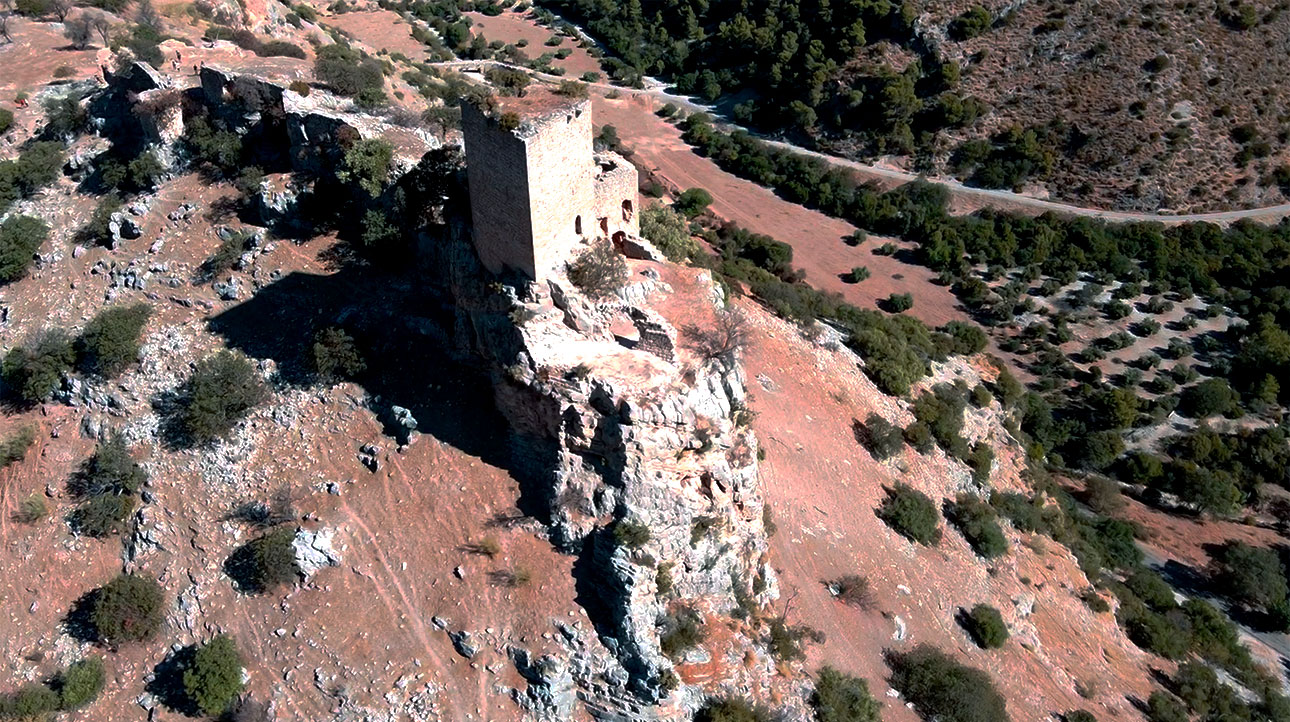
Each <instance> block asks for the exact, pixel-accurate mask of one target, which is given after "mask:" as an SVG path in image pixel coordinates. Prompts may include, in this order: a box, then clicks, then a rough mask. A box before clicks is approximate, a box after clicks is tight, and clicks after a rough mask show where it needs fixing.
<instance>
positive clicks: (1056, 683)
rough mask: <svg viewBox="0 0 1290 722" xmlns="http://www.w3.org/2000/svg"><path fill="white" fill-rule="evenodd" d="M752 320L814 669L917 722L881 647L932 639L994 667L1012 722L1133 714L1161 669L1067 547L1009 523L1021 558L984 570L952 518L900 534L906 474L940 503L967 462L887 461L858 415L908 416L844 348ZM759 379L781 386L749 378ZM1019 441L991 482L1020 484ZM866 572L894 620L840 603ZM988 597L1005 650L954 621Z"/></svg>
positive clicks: (779, 505) (780, 550)
mask: <svg viewBox="0 0 1290 722" xmlns="http://www.w3.org/2000/svg"><path fill="white" fill-rule="evenodd" d="M754 318H755V320H756V324H755V326H756V331H755V333H754V339H755V341H754V342H753V344H752V347H751V349H750V351H749V353H748V354H747V357H746V365H747V370H748V375H749V378H750V385H751V386H752V389H753V396H754V398H753V401H752V402H751V403H750V407H751V408H752V409H753V410H754V411H756V412H757V414H758V416H757V417H756V420H755V421H754V428H755V430H756V431H757V433H758V438H759V440H760V443H761V446H762V448H763V449H764V450H765V452H766V459H765V462H764V463H763V465H762V478H763V482H764V484H765V490H766V497H767V500H768V503H769V505H770V506H771V508H772V509H773V511H774V513H775V520H776V523H777V525H778V527H779V530H778V532H777V534H776V535H775V536H774V537H773V538H772V551H773V554H774V564H775V566H776V568H777V570H779V571H780V574H781V576H780V582H781V592H782V595H783V596H782V599H783V603H784V605H785V607H786V608H787V609H788V612H789V620H790V622H791V623H805V624H807V625H810V626H812V627H815V628H817V629H820V630H822V631H824V632H825V634H826V635H827V641H826V642H825V643H824V644H823V645H821V646H818V647H813V648H812V649H811V650H810V653H809V659H808V661H807V667H808V668H809V669H814V668H816V667H818V666H820V665H823V664H826V663H827V664H832V665H834V666H836V667H838V668H840V669H843V670H845V671H848V672H851V673H854V674H858V675H860V676H863V677H865V678H866V679H868V680H869V681H870V684H871V685H873V689H874V690H875V694H876V695H877V696H878V697H879V698H880V699H882V700H883V701H884V702H885V705H886V710H885V711H884V719H887V720H891V721H893V722H896V721H905V720H914V719H915V716H914V715H913V714H912V713H911V712H910V711H908V710H907V709H905V708H904V707H903V706H902V705H901V704H898V703H896V702H894V701H892V700H891V699H890V698H888V697H886V696H885V695H884V693H885V692H886V691H887V685H886V684H885V678H886V676H887V674H888V670H887V668H886V666H885V664H884V662H883V659H882V652H883V650H884V649H887V648H895V649H908V648H910V647H911V646H912V645H914V644H917V643H920V642H927V643H931V644H934V645H936V646H939V647H941V648H943V649H945V650H947V651H949V652H951V653H953V654H954V655H955V656H957V657H959V658H961V659H962V660H963V661H964V662H966V663H968V664H971V665H973V666H977V667H980V668H982V669H985V670H986V671H987V672H989V674H990V676H991V677H992V678H993V679H994V681H995V684H996V685H997V686H998V687H999V689H1000V691H1001V692H1002V693H1003V694H1004V696H1005V697H1006V698H1007V700H1008V709H1009V713H1010V715H1011V717H1012V719H1016V720H1039V719H1045V718H1046V717H1047V715H1049V714H1052V713H1061V712H1066V711H1069V710H1072V709H1079V708H1087V709H1090V710H1094V711H1095V712H1096V714H1097V715H1098V717H1099V719H1104V720H1105V719H1136V718H1137V717H1138V713H1137V712H1136V711H1134V710H1133V709H1132V707H1131V705H1130V703H1129V701H1128V699H1127V696H1130V695H1132V696H1136V697H1138V698H1142V699H1145V698H1146V696H1147V695H1148V694H1149V693H1150V691H1151V679H1150V677H1149V675H1148V673H1147V670H1148V668H1149V667H1150V666H1152V665H1155V666H1161V664H1162V663H1161V662H1160V661H1159V660H1157V659H1155V658H1153V657H1151V656H1149V655H1147V654H1145V653H1143V652H1141V651H1140V650H1138V649H1137V648H1136V647H1135V646H1134V645H1133V644H1132V643H1130V642H1129V641H1128V640H1127V639H1126V638H1125V636H1124V634H1123V632H1121V630H1120V629H1119V628H1118V627H1117V626H1116V623H1115V620H1114V619H1113V618H1112V616H1111V615H1110V614H1100V615H1099V614H1094V613H1093V612H1091V611H1090V610H1089V609H1088V607H1087V606H1086V605H1084V603H1083V602H1081V601H1080V600H1079V599H1078V598H1077V597H1076V594H1077V593H1078V592H1079V590H1080V589H1081V588H1083V587H1084V586H1086V585H1087V581H1086V579H1085V578H1084V576H1083V575H1082V574H1081V573H1080V572H1079V570H1078V568H1077V566H1076V565H1075V563H1074V560H1073V558H1072V557H1071V555H1070V554H1069V553H1068V552H1067V551H1066V550H1065V549H1064V548H1062V547H1060V546H1059V545H1057V544H1054V543H1051V542H1047V543H1043V542H1033V541H1032V542H1027V544H1029V546H1027V545H1025V544H1023V539H1022V536H1021V535H1018V534H1017V533H1015V532H1009V537H1010V542H1011V546H1012V549H1011V551H1010V552H1009V554H1008V555H1007V556H1006V557H1004V558H1002V559H1000V560H998V561H996V562H994V563H985V562H983V561H981V560H980V559H979V558H977V557H976V556H975V555H974V554H973V553H972V552H971V550H970V548H969V547H968V546H967V544H966V542H965V541H964V540H963V538H962V537H961V536H960V535H959V533H958V532H957V531H956V530H954V529H953V528H952V527H949V526H946V527H945V528H944V538H943V539H942V541H941V543H940V544H939V546H937V547H934V548H927V547H920V546H915V545H913V544H911V543H910V542H908V541H907V540H905V539H904V538H903V537H900V536H898V535H897V534H896V532H894V531H893V530H892V529H890V528H889V527H887V526H886V525H885V524H884V523H883V522H881V521H880V520H879V519H878V518H877V517H876V516H875V514H874V509H875V508H876V507H877V506H878V505H879V503H880V502H881V500H882V498H883V490H882V488H883V486H890V485H891V484H893V483H894V482H895V481H897V480H903V481H906V482H907V483H910V484H911V485H913V486H915V487H916V488H919V489H920V490H922V491H924V492H925V493H927V494H929V495H930V496H932V498H933V499H937V500H939V499H941V498H944V497H952V496H953V492H952V490H951V489H950V483H949V480H948V477H949V475H950V474H951V473H958V474H962V472H961V471H960V472H951V468H957V467H958V464H957V462H949V461H947V460H946V459H945V458H944V457H943V455H942V454H941V453H940V452H939V451H937V452H935V455H934V456H926V457H925V456H921V455H919V454H917V453H916V452H913V451H912V450H909V449H908V448H907V449H906V451H905V452H904V455H903V457H902V458H901V459H900V460H899V461H888V462H881V463H880V462H876V461H875V460H874V459H873V458H872V457H871V456H870V455H869V454H868V453H867V452H866V451H865V450H864V449H863V447H861V446H860V445H859V444H858V443H857V442H856V440H855V438H854V436H853V434H852V430H851V422H852V419H854V418H859V419H863V418H865V417H866V416H867V415H868V414H869V413H870V412H878V413H881V414H883V415H885V416H886V417H887V418H889V419H891V420H892V421H894V422H897V423H902V424H903V423H905V422H907V421H908V420H909V419H908V415H907V412H904V411H899V410H897V406H898V403H897V401H896V400H895V399H892V398H890V397H887V396H884V395H882V394H881V393H879V392H878V391H877V390H876V389H875V388H874V387H873V385H872V383H870V382H869V381H868V380H867V379H866V378H864V376H863V374H862V373H861V372H860V371H859V370H858V369H857V368H856V366H855V364H854V363H853V362H851V361H849V360H847V358H846V357H844V356H841V355H839V354H836V353H834V352H829V351H824V350H821V349H817V348H813V347H811V346H810V345H809V344H808V343H806V342H804V341H803V339H801V338H800V335H799V332H798V331H797V330H796V329H795V328H793V327H791V326H789V325H787V324H784V323H782V322H780V321H778V320H775V319H770V318H768V317H765V316H754ZM763 375H764V376H765V377H766V378H767V379H768V381H769V382H770V384H772V390H764V389H763V388H762V387H761V386H759V384H758V382H757V381H753V379H758V380H760V379H761V377H762V376H763ZM996 440H998V439H996ZM1009 448H1010V450H1009V451H1008V452H1007V453H1006V454H1005V453H1003V449H1000V451H999V452H997V453H999V454H1000V461H1001V467H1002V468H1001V469H996V472H995V476H994V478H993V479H992V482H991V483H992V486H995V487H1002V488H1019V487H1020V485H1021V484H1022V482H1021V481H1020V480H1019V478H1018V477H1017V465H1018V464H1019V463H1020V460H1019V454H1020V451H1019V450H1017V449H1016V448H1015V447H1009ZM902 466H904V467H907V468H908V471H906V472H901V471H900V468H901V467H902ZM1036 549H1039V550H1042V552H1036V551H1035V550H1036ZM855 573H859V574H863V575H865V576H867V577H868V578H869V580H870V581H871V583H872V585H873V588H874V593H875V598H876V602H877V609H878V610H881V611H882V613H883V614H882V616H880V615H879V614H878V612H876V611H875V612H862V611H859V610H856V609H853V608H850V607H847V606H844V605H842V604H840V603H839V602H837V601H836V600H835V599H833V598H832V596H831V595H830V594H829V592H828V590H827V589H826V587H825V586H824V585H823V584H822V582H823V581H824V580H829V579H836V578H837V577H839V576H841V575H844V574H855ZM902 587H903V589H902ZM1027 599H1030V600H1036V601H1035V604H1034V612H1033V614H1032V615H1030V616H1029V617H1028V618H1025V619H1022V618H1020V617H1019V615H1018V612H1017V607H1018V602H1022V601H1023V600H1027ZM980 602H986V603H989V604H992V605H994V606H995V607H997V608H998V609H999V610H1000V611H1001V612H1002V613H1003V615H1004V618H1005V619H1006V620H1007V621H1008V622H1009V624H1010V626H1012V627H1013V637H1012V640H1010V641H1009V642H1008V643H1007V645H1006V646H1005V647H1004V648H1003V649H1001V650H995V651H985V650H981V649H978V648H977V647H976V646H975V645H974V644H973V643H972V642H971V641H970V640H969V639H968V638H967V636H966V635H965V634H964V632H963V631H962V630H961V629H960V628H959V626H958V625H957V623H956V622H955V613H956V611H957V610H958V609H959V608H961V607H966V608H970V607H972V606H973V605H975V604H977V603H980ZM894 615H899V617H900V618H901V619H902V620H903V621H904V622H905V624H907V627H908V633H907V638H906V640H905V641H903V642H899V641H895V640H894V639H893V632H894V630H895V623H894V620H893V618H892V617H893V616H894ZM1077 683H1078V684H1081V685H1087V686H1090V687H1092V688H1094V689H1095V693H1094V696H1093V698H1092V699H1084V698H1082V697H1081V696H1080V695H1079V694H1078V693H1077V692H1076V684H1077Z"/></svg>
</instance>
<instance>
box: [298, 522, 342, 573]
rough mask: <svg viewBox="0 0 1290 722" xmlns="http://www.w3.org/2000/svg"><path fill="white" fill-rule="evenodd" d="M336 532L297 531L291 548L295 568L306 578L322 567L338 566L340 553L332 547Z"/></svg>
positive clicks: (320, 530) (328, 530)
mask: <svg viewBox="0 0 1290 722" xmlns="http://www.w3.org/2000/svg"><path fill="white" fill-rule="evenodd" d="M335 535H336V532H335V530H333V529H318V530H315V531H311V530H309V529H297V530H296V538H295V539H294V540H293V541H292V542H291V546H292V548H293V549H295V552H296V566H298V567H300V573H301V574H304V575H305V577H306V578H308V577H312V576H313V575H314V574H315V573H317V571H318V570H319V569H322V568H324V567H338V566H340V552H339V551H337V550H336V548H335V547H334V546H332V540H333V539H334V538H335Z"/></svg>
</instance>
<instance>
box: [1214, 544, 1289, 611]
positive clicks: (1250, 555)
mask: <svg viewBox="0 0 1290 722" xmlns="http://www.w3.org/2000/svg"><path fill="white" fill-rule="evenodd" d="M1214 561H1215V564H1216V567H1217V574H1216V577H1217V579H1216V581H1217V582H1218V584H1219V587H1220V588H1221V589H1222V590H1223V592H1224V594H1226V595H1227V596H1228V597H1230V598H1231V599H1233V600H1235V601H1236V602H1238V603H1240V604H1243V605H1245V606H1247V607H1251V608H1256V609H1265V610H1266V609H1269V608H1271V607H1272V606H1274V605H1276V604H1279V603H1281V602H1284V601H1286V599H1287V596H1290V588H1288V586H1287V582H1286V576H1285V572H1284V570H1283V569H1282V568H1281V561H1280V559H1279V558H1278V556H1277V553H1276V551H1275V550H1272V549H1268V548H1266V547H1253V546H1250V545H1248V544H1244V543H1241V542H1229V543H1228V544H1225V545H1223V547H1222V548H1221V549H1220V550H1219V551H1218V553H1217V554H1215V555H1214Z"/></svg>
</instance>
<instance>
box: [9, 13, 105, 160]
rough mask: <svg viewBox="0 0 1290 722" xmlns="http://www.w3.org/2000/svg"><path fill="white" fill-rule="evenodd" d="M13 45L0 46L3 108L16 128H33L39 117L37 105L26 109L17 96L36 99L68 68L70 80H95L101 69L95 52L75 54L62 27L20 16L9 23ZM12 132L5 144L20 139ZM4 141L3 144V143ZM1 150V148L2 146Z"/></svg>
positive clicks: (93, 49)
mask: <svg viewBox="0 0 1290 722" xmlns="http://www.w3.org/2000/svg"><path fill="white" fill-rule="evenodd" d="M9 27H10V33H11V34H12V35H13V42H12V43H7V44H0V68H3V69H4V71H3V72H0V107H3V108H5V109H8V110H10V111H12V112H13V114H14V125H15V126H16V127H17V128H30V127H31V126H33V125H34V124H35V123H36V121H37V119H38V117H39V111H38V108H37V107H36V104H32V103H29V104H28V106H27V107H26V108H22V107H19V105H18V103H17V102H15V101H16V98H15V96H16V95H17V94H18V93H20V92H21V93H27V94H28V95H31V96H34V95H35V94H36V91H38V90H40V89H41V88H42V87H44V86H45V85H46V84H47V83H50V82H52V81H53V80H54V72H55V71H56V70H58V68H60V67H63V66H67V67H69V68H71V69H72V74H71V75H70V76H69V77H68V78H67V80H79V79H82V78H90V77H96V76H98V75H99V66H98V63H96V62H95V59H94V58H95V52H96V48H95V47H91V48H89V49H87V50H75V49H72V48H71V47H69V46H68V43H67V39H66V38H64V37H63V31H62V25H61V24H59V23H46V22H38V21H33V20H28V19H27V18H24V17H19V16H17V15H15V16H13V17H12V18H11V19H10V20H9ZM17 135H18V133H16V132H14V131H10V133H8V134H6V140H7V139H11V138H13V137H15V136H17ZM4 142H5V140H0V143H4ZM0 147H2V146H0Z"/></svg>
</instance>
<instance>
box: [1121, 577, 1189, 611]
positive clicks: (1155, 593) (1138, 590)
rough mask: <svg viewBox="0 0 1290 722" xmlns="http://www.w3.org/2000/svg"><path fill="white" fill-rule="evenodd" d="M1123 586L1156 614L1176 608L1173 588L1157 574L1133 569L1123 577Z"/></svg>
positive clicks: (1176, 603)
mask: <svg viewBox="0 0 1290 722" xmlns="http://www.w3.org/2000/svg"><path fill="white" fill-rule="evenodd" d="M1124 586H1126V587H1128V588H1129V591H1131V592H1133V593H1134V595H1136V596H1137V597H1138V598H1139V599H1141V600H1142V601H1144V602H1146V603H1147V606H1149V607H1151V608H1152V609H1154V610H1156V611H1158V612H1167V611H1169V610H1170V609H1173V608H1174V607H1177V606H1178V602H1177V601H1175V599H1174V589H1173V587H1171V586H1169V583H1168V582H1166V581H1165V580H1164V579H1162V578H1161V577H1160V575H1159V574H1156V573H1155V572H1153V571H1151V570H1150V569H1147V568H1145V567H1142V568H1138V569H1135V570H1133V573H1131V574H1129V576H1127V577H1125V579H1124Z"/></svg>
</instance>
